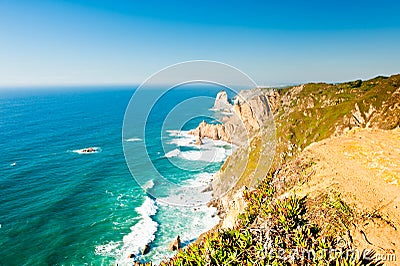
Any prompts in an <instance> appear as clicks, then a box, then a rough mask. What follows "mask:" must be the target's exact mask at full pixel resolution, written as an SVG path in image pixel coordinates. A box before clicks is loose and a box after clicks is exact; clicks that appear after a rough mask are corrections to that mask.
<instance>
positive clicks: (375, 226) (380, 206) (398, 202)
mask: <svg viewBox="0 0 400 266" xmlns="http://www.w3.org/2000/svg"><path fill="white" fill-rule="evenodd" d="M303 155H304V157H303V158H307V160H310V161H313V166H312V173H313V174H312V175H310V180H309V182H307V183H305V184H303V185H302V186H300V187H296V188H295V189H294V190H295V191H296V194H303V195H305V194H307V195H310V194H311V195H312V194H313V193H314V194H316V193H320V192H321V191H322V192H323V191H332V190H334V191H338V192H340V193H341V195H342V197H343V199H344V200H345V202H346V203H348V204H350V205H353V206H354V207H355V208H356V210H357V211H359V216H360V217H362V219H360V220H359V221H358V222H357V224H354V225H353V226H352V229H351V230H350V232H349V233H350V236H351V237H350V239H351V241H352V242H353V244H354V245H355V246H356V247H357V248H359V249H374V250H376V252H377V253H378V254H381V255H382V256H387V255H389V254H395V255H396V257H397V258H396V259H397V262H389V263H387V265H400V232H399V230H400V129H399V128H397V129H395V130H390V131H384V130H377V129H355V130H354V129H353V130H351V131H349V132H347V133H345V134H344V135H342V136H339V137H333V138H329V139H326V140H323V141H321V142H317V143H313V144H312V145H310V146H309V147H307V148H306V149H305V150H304V152H303ZM383 259H384V260H387V257H384V258H383ZM389 260H393V257H391V258H389Z"/></svg>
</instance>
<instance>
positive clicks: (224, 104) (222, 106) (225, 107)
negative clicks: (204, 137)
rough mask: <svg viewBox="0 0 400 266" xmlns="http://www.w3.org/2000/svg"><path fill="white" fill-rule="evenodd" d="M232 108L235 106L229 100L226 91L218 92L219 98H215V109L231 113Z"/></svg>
mask: <svg viewBox="0 0 400 266" xmlns="http://www.w3.org/2000/svg"><path fill="white" fill-rule="evenodd" d="M232 107H233V106H232V104H231V103H230V102H229V100H228V94H227V93H226V91H220V92H218V94H217V96H216V97H215V102H214V106H213V109H214V110H217V111H226V112H231V111H232Z"/></svg>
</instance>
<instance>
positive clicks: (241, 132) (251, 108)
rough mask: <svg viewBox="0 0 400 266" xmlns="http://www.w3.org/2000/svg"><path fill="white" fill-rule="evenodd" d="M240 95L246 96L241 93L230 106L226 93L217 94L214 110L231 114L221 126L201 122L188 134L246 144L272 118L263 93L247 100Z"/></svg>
mask: <svg viewBox="0 0 400 266" xmlns="http://www.w3.org/2000/svg"><path fill="white" fill-rule="evenodd" d="M242 94H243V95H246V92H241V94H240V95H239V96H238V98H237V99H236V100H235V104H234V105H230V103H229V102H228V100H227V95H226V92H224V91H222V92H220V93H218V95H217V98H216V100H215V104H214V109H216V110H224V111H232V112H233V114H232V115H231V116H226V117H225V118H224V119H223V120H224V123H223V124H217V125H215V124H207V123H206V122H205V121H203V122H202V123H200V125H199V126H198V127H197V128H196V129H194V130H192V131H190V132H189V133H190V134H193V135H195V136H198V137H199V138H211V139H214V140H223V141H227V142H233V143H234V144H237V145H245V144H247V143H248V142H249V140H250V139H251V138H252V137H253V136H254V135H255V134H256V133H257V132H259V131H261V130H263V128H265V127H266V126H268V125H271V124H272V123H273V121H272V120H273V117H272V113H271V112H270V108H269V106H268V100H267V98H266V96H265V95H264V93H262V92H260V93H258V94H256V95H252V96H251V97H249V98H244V97H243V95H242ZM221 108H223V109H221Z"/></svg>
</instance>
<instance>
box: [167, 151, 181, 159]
mask: <svg viewBox="0 0 400 266" xmlns="http://www.w3.org/2000/svg"><path fill="white" fill-rule="evenodd" d="M180 153H181V151H180V150H179V149H175V150H172V151H169V152H167V153H166V154H165V157H167V158H172V157H176V156H178V155H179V154H180Z"/></svg>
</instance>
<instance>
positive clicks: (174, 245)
mask: <svg viewBox="0 0 400 266" xmlns="http://www.w3.org/2000/svg"><path fill="white" fill-rule="evenodd" d="M168 248H169V250H171V251H175V250H178V249H180V248H181V238H180V237H179V236H177V237H176V238H175V239H174V240H173V241H172V242H171V243H170V244H169V247H168Z"/></svg>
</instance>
